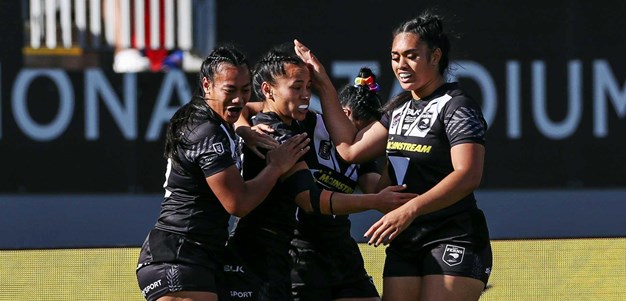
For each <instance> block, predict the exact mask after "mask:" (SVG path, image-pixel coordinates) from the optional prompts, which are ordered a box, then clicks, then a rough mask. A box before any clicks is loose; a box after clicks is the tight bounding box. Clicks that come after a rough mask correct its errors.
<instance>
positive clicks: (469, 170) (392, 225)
mask: <svg viewBox="0 0 626 301" xmlns="http://www.w3.org/2000/svg"><path fill="white" fill-rule="evenodd" d="M450 155H451V157H452V167H453V168H454V171H452V172H451V173H450V174H449V175H448V176H446V177H445V178H444V179H443V180H441V182H439V183H438V184H437V185H435V186H434V187H433V188H431V189H430V190H428V191H427V192H425V193H424V194H421V195H419V196H417V197H416V198H414V199H412V200H410V201H409V202H407V203H406V204H404V205H402V206H401V207H399V208H398V209H396V210H394V211H392V212H389V213H388V214H386V215H385V216H383V217H382V218H381V219H380V220H378V221H377V222H376V223H374V225H372V226H371V227H370V228H369V230H367V232H366V233H365V235H366V236H368V237H370V239H369V243H370V244H372V243H373V244H375V245H378V244H381V243H388V242H389V241H391V240H393V239H394V238H395V237H397V236H398V234H400V233H401V232H402V231H404V229H406V228H407V227H408V226H409V224H410V223H411V222H412V221H413V220H414V219H415V218H416V217H418V216H420V215H424V214H427V213H431V212H434V211H437V210H439V209H442V208H445V207H448V206H450V205H452V204H454V203H456V202H458V201H459V200H461V199H462V198H463V197H465V196H467V195H468V194H470V193H471V192H473V191H474V190H475V189H476V188H478V186H479V184H480V181H481V178H482V174H483V165H484V157H485V148H484V147H483V146H482V145H481V144H477V143H464V144H459V145H455V146H453V147H452V149H451V150H450Z"/></svg>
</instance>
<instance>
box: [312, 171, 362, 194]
mask: <svg viewBox="0 0 626 301" xmlns="http://www.w3.org/2000/svg"><path fill="white" fill-rule="evenodd" d="M313 177H315V179H317V182H318V183H320V184H321V185H322V186H324V187H327V188H328V189H330V190H333V191H339V192H343V193H352V192H353V191H354V188H353V187H352V186H350V185H348V184H346V183H344V182H343V181H341V180H339V179H337V178H336V177H334V176H333V174H332V173H330V172H325V171H322V170H320V171H317V172H315V174H314V175H313Z"/></svg>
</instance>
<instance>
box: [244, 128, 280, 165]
mask: <svg viewBox="0 0 626 301" xmlns="http://www.w3.org/2000/svg"><path fill="white" fill-rule="evenodd" d="M272 132H274V129H272V127H270V126H269V125H267V124H257V125H255V126H252V127H248V126H240V127H238V128H237V135H239V137H241V138H242V139H243V141H244V143H245V144H246V146H247V147H248V148H249V149H250V150H251V151H252V152H253V153H254V154H255V155H257V156H258V157H259V158H261V159H265V156H264V155H263V153H261V151H260V150H259V148H264V149H267V150H272V149H275V148H276V147H278V145H279V144H278V141H276V139H274V138H272V136H270V135H269V134H270V133H272Z"/></svg>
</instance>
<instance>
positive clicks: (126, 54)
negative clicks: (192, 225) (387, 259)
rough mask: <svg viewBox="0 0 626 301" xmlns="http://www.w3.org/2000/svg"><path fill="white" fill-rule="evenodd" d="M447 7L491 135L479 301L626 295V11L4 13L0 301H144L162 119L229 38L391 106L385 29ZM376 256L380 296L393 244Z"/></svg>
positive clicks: (355, 4)
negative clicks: (376, 91)
mask: <svg viewBox="0 0 626 301" xmlns="http://www.w3.org/2000/svg"><path fill="white" fill-rule="evenodd" d="M433 7H434V8H437V9H438V12H439V13H441V14H442V15H443V16H445V17H446V19H447V22H446V26H447V27H448V29H449V30H450V31H451V32H452V33H453V39H452V52H451V59H452V64H451V67H452V68H451V70H450V73H449V74H448V76H449V78H450V80H453V81H459V82H460V83H461V85H462V86H464V87H465V89H466V90H467V91H468V92H469V93H470V94H471V95H472V96H473V97H474V98H475V99H477V100H478V101H480V103H481V104H482V107H483V113H484V115H485V118H486V120H487V122H488V124H489V128H490V129H489V132H488V136H487V144H486V148H487V155H486V156H487V157H486V166H485V173H484V176H483V183H482V186H481V189H480V190H479V191H478V192H477V197H478V200H479V206H480V207H481V208H482V209H483V210H484V211H485V214H486V216H487V220H488V223H489V227H490V231H491V236H492V239H493V241H492V244H493V248H494V268H493V273H492V277H491V279H490V284H489V287H488V289H487V290H486V291H485V293H484V295H483V297H482V298H481V300H599V299H602V300H623V298H624V296H626V287H625V286H624V285H623V283H624V281H625V280H626V257H625V255H624V254H626V238H625V237H626V219H625V218H624V216H623V215H624V212H626V160H625V157H626V156H625V155H624V153H623V151H624V149H626V139H625V137H626V120H625V119H626V85H625V84H626V81H625V79H626V68H625V67H626V57H624V55H623V54H624V53H626V44H625V43H624V41H626V32H625V31H623V30H622V29H623V28H624V27H625V26H626V21H624V18H623V13H624V11H626V2H623V1H604V2H602V3H596V2H590V1H580V0H575V1H539V0H526V1H501V2H493V1H484V0H475V1H461V0H450V1H445V2H443V1H410V0H406V1H404V0H402V1H384V2H383V1H373V0H361V1H353V0H346V1H327V0H318V1H277V0H275V1H270V0H260V1H243V0H229V1H217V0H178V1H175V0H84V1H80V0H75V1H73V0H30V1H29V0H2V1H0V20H1V21H0V45H2V46H1V47H0V154H1V156H0V168H1V169H2V172H1V173H0V300H142V297H141V294H140V292H139V289H138V286H137V284H136V280H135V276H134V268H135V264H136V259H137V254H138V250H139V247H140V246H141V243H142V242H143V239H144V238H145V235H146V234H147V233H148V231H149V229H150V228H151V227H152V225H153V224H154V222H155V221H156V218H157V216H158V213H159V205H160V202H161V199H162V184H163V180H164V172H165V169H164V167H165V160H164V159H163V155H162V152H163V140H164V131H165V126H166V124H167V122H168V120H169V118H170V117H171V115H172V114H173V112H174V111H175V110H176V108H178V107H179V106H180V105H182V104H184V103H186V102H187V101H189V99H190V98H191V95H192V94H193V93H194V89H195V86H196V82H197V72H198V70H199V67H200V64H201V62H202V59H203V58H204V57H205V56H206V55H207V54H208V53H209V52H210V51H211V50H212V49H213V48H214V47H215V46H216V45H220V44H222V43H234V44H236V45H238V46H240V48H241V49H243V50H244V51H245V52H246V53H247V55H248V57H249V58H250V61H251V62H252V63H254V62H255V61H256V59H257V58H258V57H259V56H260V55H261V54H262V53H264V52H265V51H267V50H268V49H269V48H270V47H272V46H274V45H277V44H280V43H284V42H290V41H292V40H293V39H294V38H298V39H299V40H301V41H302V42H304V43H305V44H306V45H307V46H310V47H311V48H312V49H313V51H314V52H315V54H316V55H317V56H318V58H319V59H320V60H321V61H322V62H323V63H324V64H325V66H326V70H327V71H328V72H329V74H330V75H331V76H332V79H333V81H334V83H335V84H336V86H337V87H341V86H343V85H345V84H348V83H350V82H351V81H352V80H353V77H354V76H355V75H356V74H357V72H358V70H359V68H361V67H363V66H367V67H370V68H372V69H373V70H374V71H375V72H376V74H377V75H378V79H379V82H380V85H381V87H382V90H381V92H382V95H383V97H384V98H386V99H388V98H391V97H392V96H394V95H395V94H397V93H398V92H400V87H399V86H398V85H397V83H396V80H395V78H394V75H393V73H392V71H391V69H390V60H389V58H390V54H389V49H390V45H391V39H392V36H391V32H392V30H393V29H395V27H396V26H398V25H399V24H400V23H401V22H403V21H405V20H407V19H410V18H413V17H415V16H416V15H417V14H418V13H419V12H420V11H422V10H423V9H425V8H433ZM379 216H380V214H377V213H374V212H366V213H363V214H358V215H354V216H353V217H352V221H353V235H354V236H355V238H357V239H362V234H363V233H364V232H365V230H366V229H367V228H368V227H369V225H371V223H372V222H373V221H375V220H376V219H377V218H378V217H379ZM362 251H363V252H364V254H365V257H366V260H367V265H368V269H369V271H370V273H371V274H372V276H374V279H375V281H376V284H377V286H378V288H379V290H380V289H382V286H381V283H382V281H381V278H380V271H381V268H382V260H383V258H384V248H373V247H369V246H367V245H364V246H362Z"/></svg>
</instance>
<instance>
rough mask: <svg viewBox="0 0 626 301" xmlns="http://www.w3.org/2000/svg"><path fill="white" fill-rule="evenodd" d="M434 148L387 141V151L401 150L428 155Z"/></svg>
mask: <svg viewBox="0 0 626 301" xmlns="http://www.w3.org/2000/svg"><path fill="white" fill-rule="evenodd" d="M432 147H433V146H432V145H423V144H416V143H409V142H396V141H391V140H390V141H387V150H400V151H409V152H415V153H425V154H428V153H430V150H431V149H432Z"/></svg>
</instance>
